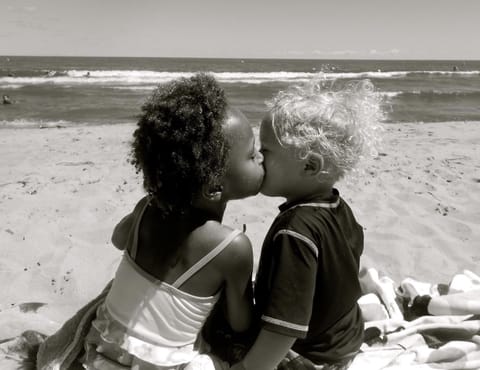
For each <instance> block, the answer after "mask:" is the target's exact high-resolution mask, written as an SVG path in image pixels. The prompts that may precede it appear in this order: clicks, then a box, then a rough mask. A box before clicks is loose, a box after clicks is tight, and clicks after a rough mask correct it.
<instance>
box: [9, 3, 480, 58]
mask: <svg viewBox="0 0 480 370" xmlns="http://www.w3.org/2000/svg"><path fill="white" fill-rule="evenodd" d="M479 17H480V0H448V1H447V0H395V1H391V0H331V1H327V0H235V1H230V0H0V55H42V56H133V57H206V58H210V57H211V58H301V59H455V60H472V59H473V60H480V41H479V40H480V22H479Z"/></svg>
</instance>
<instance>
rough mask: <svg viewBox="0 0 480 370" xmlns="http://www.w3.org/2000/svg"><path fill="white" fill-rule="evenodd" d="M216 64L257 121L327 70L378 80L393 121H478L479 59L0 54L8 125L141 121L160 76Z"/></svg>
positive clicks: (1, 109) (3, 123)
mask: <svg viewBox="0 0 480 370" xmlns="http://www.w3.org/2000/svg"><path fill="white" fill-rule="evenodd" d="M197 71H204V72H210V73H212V74H213V75H215V77H216V78H217V79H218V81H219V82H220V83H221V85H222V86H223V87H224V88H225V91H226V93H227V96H228V98H229V100H230V102H231V104H232V105H234V106H236V107H238V108H240V109H241V110H242V111H243V112H244V113H245V115H246V116H247V117H248V118H249V119H250V121H251V122H252V123H253V124H254V125H258V124H259V122H260V120H261V117H262V115H263V114H264V112H265V100H267V99H269V98H270V97H271V96H272V94H274V93H275V92H276V91H278V90H280V89H283V88H285V87H286V86H287V85H289V84H292V83H297V82H302V81H305V80H306V79H308V78H311V77H312V76H314V75H316V74H318V73H322V74H323V75H324V77H325V78H327V79H342V80H351V79H364V78H368V79H370V80H371V81H372V83H373V84H374V86H375V87H376V89H377V91H378V93H379V94H381V95H382V96H383V97H384V104H385V110H386V111H387V119H386V122H388V123H396V122H442V121H480V61H450V60H449V61H431V60H421V61H413V60H408V61H406V60H285V59H197V58H99V57H23V56H22V57H21V56H1V57H0V95H8V96H9V98H10V100H11V101H13V104H8V105H5V104H0V128H2V127H59V126H71V125H99V124H117V123H127V122H135V121H136V119H137V116H138V114H139V113H140V107H141V104H142V103H143V102H144V100H145V98H146V97H147V96H148V95H149V93H150V92H151V91H152V90H153V89H154V88H155V87H156V86H157V85H158V84H160V83H162V82H165V81H169V80H171V79H174V78H177V77H181V76H190V75H192V74H193V73H195V72H197Z"/></svg>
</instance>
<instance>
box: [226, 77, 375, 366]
mask: <svg viewBox="0 0 480 370" xmlns="http://www.w3.org/2000/svg"><path fill="white" fill-rule="evenodd" d="M380 103H381V102H380V98H379V95H378V94H377V93H376V92H375V91H374V89H373V86H372V84H371V83H370V82H369V81H368V80H365V81H356V82H350V83H347V84H345V85H344V86H339V85H338V84H337V83H333V82H326V81H322V80H314V81H310V82H309V83H307V84H305V85H301V86H293V87H291V88H289V89H287V90H286V91H282V92H279V93H278V94H277V95H276V96H275V97H274V98H273V99H272V100H271V102H270V103H269V108H270V110H269V112H268V114H267V115H266V116H265V118H264V119H263V121H262V123H261V128H260V141H261V152H262V154H263V156H264V167H265V178H264V182H263V184H262V188H261V192H262V193H263V194H265V195H268V196H278V197H284V198H286V202H285V203H284V204H282V205H281V206H280V213H279V215H278V216H277V217H276V218H275V220H274V222H273V224H272V226H271V227H270V230H269V232H268V234H267V236H266V238H265V241H264V244H263V247H262V252H261V257H260V263H259V268H258V272H257V275H256V281H255V292H254V296H255V306H256V315H255V316H256V323H257V324H258V336H257V338H256V340H255V342H254V344H253V347H252V348H251V349H250V350H249V352H248V353H247V355H246V356H245V358H244V359H243V360H242V361H241V362H240V363H237V364H235V365H234V366H233V369H235V370H238V369H249V370H250V369H255V370H262V369H274V368H275V367H277V369H282V370H283V369H315V368H322V369H344V368H347V367H348V365H349V364H350V363H351V361H352V359H353V357H354V356H355V354H356V353H357V351H358V350H359V348H360V345H361V343H362V339H363V330H364V325H363V320H362V316H361V313H360V309H359V306H358V304H357V299H358V298H359V297H360V294H361V292H360V284H359V280H358V272H359V263H360V262H359V260H360V255H361V254H362V251H363V230H362V226H361V225H359V224H358V223H357V221H356V219H355V217H354V215H353V213H352V211H351V209H350V207H349V206H348V204H347V203H346V202H345V201H344V199H342V198H341V197H340V194H339V192H338V190H337V189H335V188H334V185H335V184H336V183H337V181H338V180H340V179H341V178H342V177H343V176H344V175H345V174H346V173H347V172H348V171H351V170H353V169H354V168H355V167H356V165H357V163H358V162H359V160H360V159H361V158H362V157H364V156H366V155H369V154H372V153H374V152H375V144H376V142H377V138H378V132H379V130H380V121H381V119H382V110H381V104H380Z"/></svg>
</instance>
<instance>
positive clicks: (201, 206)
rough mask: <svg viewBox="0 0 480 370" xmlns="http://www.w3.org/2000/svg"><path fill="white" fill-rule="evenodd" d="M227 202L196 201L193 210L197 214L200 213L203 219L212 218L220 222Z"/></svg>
mask: <svg viewBox="0 0 480 370" xmlns="http://www.w3.org/2000/svg"><path fill="white" fill-rule="evenodd" d="M226 206H227V204H226V203H225V202H210V201H205V202H197V203H196V204H195V208H194V209H195V211H196V213H197V214H199V215H202V217H203V218H205V220H214V221H218V222H220V223H221V222H222V220H223V214H224V213H225V208H226Z"/></svg>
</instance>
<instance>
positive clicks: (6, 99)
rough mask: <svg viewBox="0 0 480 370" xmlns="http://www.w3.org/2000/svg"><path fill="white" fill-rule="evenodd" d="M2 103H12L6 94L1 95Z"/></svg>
mask: <svg viewBox="0 0 480 370" xmlns="http://www.w3.org/2000/svg"><path fill="white" fill-rule="evenodd" d="M2 103H3V104H13V101H12V100H11V99H10V97H9V96H8V95H3V97H2Z"/></svg>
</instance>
